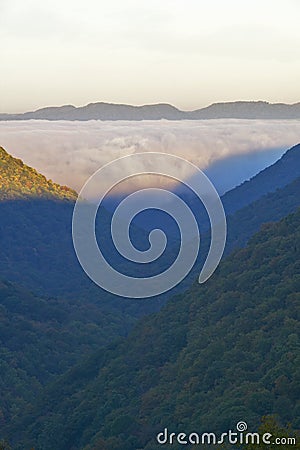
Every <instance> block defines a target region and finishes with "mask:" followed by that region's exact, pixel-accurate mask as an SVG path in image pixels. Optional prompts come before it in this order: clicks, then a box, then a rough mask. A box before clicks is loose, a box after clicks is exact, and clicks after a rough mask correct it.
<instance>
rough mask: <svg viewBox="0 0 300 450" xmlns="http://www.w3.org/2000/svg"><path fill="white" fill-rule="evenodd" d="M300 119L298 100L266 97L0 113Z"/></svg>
mask: <svg viewBox="0 0 300 450" xmlns="http://www.w3.org/2000/svg"><path fill="white" fill-rule="evenodd" d="M225 118H227V119H275V120H276V119H282V120H287V119H300V102H298V103H294V104H286V103H269V102H266V101H236V102H224V103H213V104H211V105H209V106H207V107H204V108H200V109H196V110H194V111H182V110H180V109H178V108H176V107H175V106H173V105H170V104H168V103H157V104H153V105H142V106H133V105H126V104H115V103H105V102H97V103H89V104H88V105H85V106H80V107H75V106H73V105H63V106H57V107H56V106H53V107H46V108H41V109H38V110H36V111H29V112H25V113H20V114H0V120H2V121H3V120H32V119H33V120H161V119H166V120H185V119H187V120H207V119H225Z"/></svg>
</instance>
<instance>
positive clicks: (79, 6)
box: [0, 0, 300, 113]
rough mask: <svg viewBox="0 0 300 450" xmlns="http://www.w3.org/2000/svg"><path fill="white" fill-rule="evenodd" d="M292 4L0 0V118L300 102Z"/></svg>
mask: <svg viewBox="0 0 300 450" xmlns="http://www.w3.org/2000/svg"><path fill="white" fill-rule="evenodd" d="M299 17H300V3H299V1H298V0H264V1H263V2H261V1H259V0H252V1H251V2H250V1H247V2H240V1H237V0H228V1H227V2H222V1H221V0H211V1H210V2H207V1H202V0H187V1H183V0H165V1H164V2H161V1H158V0H153V1H152V2H149V1H147V2H146V1H142V2H141V1H140V0H123V1H122V0H110V1H106V0H86V1H85V2H82V1H80V0H52V2H43V3H41V2H39V1H38V0H28V1H26V2H23V1H22V0H1V1H0V54H1V81H0V89H1V96H0V98H1V100H0V112H8V113H9V112H24V111H28V110H33V109H37V108H40V107H43V106H51V105H63V104H74V105H75V106H80V105H85V104H87V103H90V102H97V101H106V102H112V103H127V104H135V105H140V104H149V103H160V102H166V103H171V104H173V105H175V106H177V107H178V108H180V109H187V110H189V109H195V108H200V107H203V106H206V105H208V104H210V103H213V102H219V101H235V100H266V101H270V102H285V103H294V102H297V101H299V92H298V86H299V79H300V58H299V56H300V55H299V48H300V29H299V26H298V24H299Z"/></svg>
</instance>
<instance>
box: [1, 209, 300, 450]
mask: <svg viewBox="0 0 300 450" xmlns="http://www.w3.org/2000/svg"><path fill="white" fill-rule="evenodd" d="M299 242H300V209H298V211H297V212H296V213H295V214H292V215H289V216H287V217H286V218H284V219H283V220H281V221H280V222H279V223H275V224H269V225H266V226H264V227H263V229H262V230H261V231H260V232H259V233H258V234H256V235H255V236H254V237H253V238H252V239H251V241H250V242H249V244H248V246H247V247H246V248H244V249H242V250H239V251H237V252H235V253H233V254H232V255H231V256H230V257H228V258H227V259H226V260H224V261H223V262H222V263H221V265H220V267H219V269H218V271H217V273H216V274H215V275H214V276H213V277H212V278H211V279H210V280H209V281H208V282H207V283H206V284H205V285H198V284H195V285H193V286H192V288H191V289H190V290H189V291H187V292H186V293H185V294H183V295H179V296H176V297H174V298H173V299H172V300H171V301H169V302H168V304H167V305H166V306H164V307H163V308H162V310H161V311H160V312H159V313H156V314H154V315H152V316H148V317H146V318H144V319H142V320H141V321H140V322H139V324H138V325H137V326H136V327H135V329H134V330H133V331H132V332H131V333H130V334H129V336H128V337H127V338H126V339H123V340H120V341H119V342H116V343H115V344H113V345H110V346H109V347H108V348H107V349H106V350H105V351H103V350H101V351H100V352H98V353H95V354H94V355H93V356H92V357H90V358H88V359H87V360H85V361H83V362H82V363H81V364H80V365H78V366H77V367H74V368H73V369H72V370H70V371H69V372H67V373H66V374H65V375H63V376H62V377H60V378H59V379H57V380H56V381H55V382H54V383H52V384H51V385H49V386H48V387H47V388H46V389H45V391H44V392H43V393H42V394H41V395H40V396H39V398H38V399H37V401H36V402H35V403H34V404H33V405H32V406H31V407H30V408H29V409H25V410H24V411H23V412H22V415H21V416H19V418H18V419H17V418H16V417H15V418H14V420H15V421H14V423H13V424H12V425H9V426H8V427H7V428H6V433H4V434H5V435H6V436H7V437H8V438H11V439H12V441H13V443H14V444H15V448H16V449H24V448H31V447H30V446H34V447H35V448H38V449H43V450H48V449H53V448H55V449H56V450H65V449H66V448H72V449H74V450H76V449H85V450H92V449H93V450H96V449H101V450H105V449H110V450H119V449H121V448H122V450H136V449H145V450H146V449H147V450H154V449H156V448H160V445H158V444H156V441H155V437H156V435H157V433H159V432H162V431H163V430H164V429H165V428H166V427H167V428H168V430H169V433H171V432H174V433H176V434H178V433H179V432H185V433H191V432H195V431H196V432H197V433H203V432H211V431H213V432H215V433H222V432H224V431H227V430H229V429H232V430H233V429H235V426H236V424H237V422H239V421H240V420H243V421H245V422H246V423H247V424H248V430H249V431H255V429H256V428H257V426H258V424H259V421H260V417H261V416H263V415H266V414H276V415H278V417H279V418H280V419H281V421H282V422H283V423H286V422H291V423H292V425H293V427H294V428H297V427H299V426H300V422H299V408H300V404H299V383H300V379H299V366H300V359H299V354H300V353H299V349H300V341H299V334H298V331H299V300H300V297H299V295H300V278H299V275H300V265H299V261H300V246H299ZM174 448H176V449H177V448H179V445H177V446H176V444H175V445H174Z"/></svg>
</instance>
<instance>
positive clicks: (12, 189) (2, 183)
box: [0, 147, 77, 201]
mask: <svg viewBox="0 0 300 450" xmlns="http://www.w3.org/2000/svg"><path fill="white" fill-rule="evenodd" d="M0 173H1V175H0V200H2V201H3V200H12V199H14V200H16V199H24V198H35V197H38V198H41V197H43V198H44V199H56V200H65V201H75V200H76V198H77V193H76V192H75V191H73V190H72V189H70V188H68V187H67V186H60V185H59V184H56V183H53V181H52V180H47V179H46V177H44V175H41V174H40V173H38V172H37V171H36V170H35V169H33V168H32V167H29V166H26V164H24V163H23V161H22V160H21V159H17V158H13V157H12V156H11V155H9V154H8V153H7V152H6V151H5V150H4V149H3V148H2V147H0Z"/></svg>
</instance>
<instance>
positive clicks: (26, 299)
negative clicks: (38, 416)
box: [0, 146, 300, 449]
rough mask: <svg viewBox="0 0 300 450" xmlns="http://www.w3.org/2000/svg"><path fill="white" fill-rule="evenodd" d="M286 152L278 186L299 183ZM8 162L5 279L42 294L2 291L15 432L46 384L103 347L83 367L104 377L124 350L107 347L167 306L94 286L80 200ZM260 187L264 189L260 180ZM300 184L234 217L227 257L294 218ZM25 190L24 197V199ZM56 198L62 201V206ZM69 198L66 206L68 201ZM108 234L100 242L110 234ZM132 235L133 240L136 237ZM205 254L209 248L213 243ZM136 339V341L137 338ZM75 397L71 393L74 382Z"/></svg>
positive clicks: (0, 267)
mask: <svg viewBox="0 0 300 450" xmlns="http://www.w3.org/2000/svg"><path fill="white" fill-rule="evenodd" d="M287 153H289V158H291V157H292V158H293V159H292V161H293V163H292V164H284V165H283V166H282V170H281V172H280V178H282V179H283V180H285V181H284V182H285V183H287V182H288V180H289V179H290V178H293V177H294V176H296V173H297V172H296V171H294V172H293V173H292V174H291V170H292V168H294V169H295V168H297V156H296V155H299V148H298V146H295V147H294V148H293V149H291V150H289V151H288V152H287ZM2 156H3V159H4V164H3V166H2V169H3V170H2V171H0V174H1V176H2V183H4V184H3V186H4V187H3V191H2V193H1V190H0V199H2V200H1V201H0V211H1V224H0V249H1V251H0V276H1V277H2V278H8V279H10V280H14V281H17V282H18V283H21V284H23V286H26V287H27V288H30V289H34V291H35V292H39V294H38V295H37V294H32V293H30V292H28V290H27V289H25V288H24V287H20V286H18V285H16V284H14V283H13V284H12V283H9V282H7V281H3V282H2V283H1V285H0V304H1V308H0V309H1V314H2V315H1V317H2V319H1V317H0V321H1V327H0V330H1V331H0V339H1V340H2V348H3V351H2V354H1V355H2V356H1V364H2V373H5V374H6V375H5V377H3V378H2V396H1V404H0V408H1V410H2V424H3V426H4V425H5V424H6V425H7V423H8V422H11V423H12V424H15V423H16V422H15V418H13V416H16V417H17V416H18V415H19V414H20V411H23V409H24V408H25V405H28V404H33V403H34V399H33V397H36V396H38V395H41V393H42V392H43V389H44V386H45V385H49V383H50V382H51V380H52V379H54V377H57V376H60V375H61V374H63V372H65V371H66V370H67V369H68V368H70V367H71V366H72V365H73V364H76V363H77V362H78V361H80V360H81V359H82V358H83V357H84V355H87V356H88V355H89V354H91V352H93V351H95V350H96V349H97V348H98V349H99V348H101V350H99V351H98V352H97V354H96V356H94V357H91V359H90V360H89V362H88V366H86V365H85V363H82V364H83V372H84V373H85V375H86V376H87V377H88V379H89V377H90V374H91V373H93V372H94V371H96V372H97V370H98V364H99V361H100V360H101V359H102V358H105V359H106V358H108V355H113V354H114V349H115V348H117V349H118V348H119V347H118V345H119V344H115V343H114V344H111V345H110V346H109V347H108V350H107V351H106V350H104V346H106V345H107V344H108V343H109V342H113V341H115V340H116V339H117V338H118V336H122V335H127V334H128V332H129V330H130V329H131V328H132V327H133V325H134V323H135V322H136V320H137V318H138V317H140V316H141V315H143V314H145V313H149V312H151V311H154V310H155V309H156V310H157V309H159V308H160V307H161V305H162V304H163V303H165V299H162V300H159V299H158V300H154V302H153V303H152V302H148V301H147V302H140V301H133V300H125V299H122V300H119V299H116V298H115V297H113V296H110V295H108V294H107V293H105V292H104V291H102V290H101V289H98V288H97V287H96V286H94V285H93V284H92V283H91V282H90V280H89V279H88V278H87V277H86V276H85V274H84V273H83V271H82V270H81V268H80V266H79V264H78V262H77V259H76V256H75V254H74V251H73V246H72V240H71V217H72V209H73V205H74V200H75V198H76V193H74V191H68V190H67V191H66V190H65V189H62V191H61V190H60V187H59V185H55V186H56V187H55V189H54V188H53V187H52V184H51V183H52V182H50V181H47V180H46V179H45V178H44V177H43V176H41V175H39V174H38V173H37V172H36V171H35V170H34V169H31V168H28V167H27V166H25V165H22V163H21V162H20V161H19V160H16V159H15V158H13V157H11V156H10V155H8V154H7V153H6V152H4V150H3V151H2ZM289 158H288V159H289ZM280 164H282V162H281V163H280ZM273 170H274V169H273ZM287 174H289V175H290V178H289V177H288V176H287ZM265 176H266V175H265ZM267 178H268V177H267ZM259 180H260V182H261V183H262V186H263V179H262V178H261V179H260V178H259ZM29 181H30V182H29ZM27 182H28V186H27ZM48 183H50V185H49V186H50V187H49V189H48V187H47V186H48ZM299 183H300V178H299V177H298V178H296V179H295V180H294V181H292V182H291V183H289V184H287V185H285V186H284V187H282V188H281V189H277V190H275V184H273V185H272V186H271V188H272V189H273V190H274V192H271V193H270V192H269V193H268V194H265V195H263V196H261V197H260V198H259V199H258V200H256V201H255V202H254V203H252V204H250V205H246V206H244V208H242V209H240V210H239V211H237V212H236V213H235V214H232V215H231V216H229V217H228V226H229V238H228V246H227V250H226V251H227V254H229V253H231V252H232V250H233V249H234V248H236V247H240V246H241V245H245V243H246V242H247V240H248V239H249V237H250V236H251V235H252V234H253V233H254V232H255V231H256V230H257V229H258V228H259V227H260V225H261V224H262V223H264V222H266V221H270V220H271V221H272V220H277V219H280V218H281V217H283V216H284V215H286V214H287V213H289V212H291V211H294V210H295V209H296V208H297V206H298V205H299V192H300V191H299V186H300V185H299ZM40 185H41V186H43V189H42V187H41V186H40ZM251 185H254V181H253V182H252V184H251ZM24 186H25V187H26V189H25V187H24ZM267 186H268V184H267ZM22 189H25V191H24V192H20V191H22ZM269 189H270V188H268V189H267V191H268V190H269ZM37 192H38V195H37ZM53 192H56V197H55V196H53ZM65 192H68V197H69V198H65ZM50 194H51V195H50ZM241 196H245V197H246V196H247V190H245V191H244V192H243V193H241ZM238 198H239V196H238ZM250 198H252V197H251V195H250ZM102 213H103V214H101V216H103V215H104V223H102V225H101V224H100V225H101V226H106V225H107V224H106V221H108V224H109V222H110V217H109V215H107V213H105V211H104V210H102ZM101 226H100V229H99V231H100V235H101V233H102V231H103V230H104V229H103V228H101ZM134 234H135V237H136V236H137V234H138V233H137V231H136V230H135V231H134ZM100 238H101V236H100ZM138 238H143V239H145V236H143V235H139V236H138ZM296 239H297V237H296ZM205 245H209V240H206V244H205ZM194 277H196V275H195V276H194ZM54 293H56V295H58V298H57V299H55V298H54V297H53V295H54ZM41 294H43V295H41ZM170 326H173V325H172V323H171V324H170ZM179 333H181V331H180V329H179ZM136 339H137V340H138V339H139V336H138V335H136ZM174 343H175V341H174ZM83 372H80V373H83ZM77 374H78V372H77V368H74V377H75V378H74V379H76V380H77V381H78V383H79V384H80V383H83V384H84V383H85V381H83V379H82V378H81V375H80V376H79V377H78V378H77ZM68 376H69V375H68V374H67V375H66V377H68ZM145 376H146V375H145ZM64 377H65V375H63V379H64ZM84 380H86V379H85V378H84ZM54 386H57V385H56V384H55V385H54ZM70 388H71V389H73V383H71V384H70ZM49 389H52V388H51V387H49ZM55 389H56V387H54V388H53V391H52V394H53V398H55V396H56V394H55ZM64 389H66V387H64ZM58 392H60V391H59V389H58ZM66 392H68V389H66ZM62 398H63V395H62ZM43 402H44V400H43V399H42V400H41V405H42V406H41V407H42V408H44V406H45V405H47V404H48V403H47V402H48V400H47V402H46V403H43ZM22 414H23V413H22ZM56 426H57V424H56ZM15 436H16V437H17V436H18V433H16V434H15ZM10 437H11V434H10ZM22 448H24V447H22ZM38 448H39V447H38ZM42 448H43V447H42ZM54 448H56V444H55V445H54ZM57 448H58V449H59V447H57ZM65 448H69V447H68V446H67V447H65ZM70 448H71V447H70ZM100 448H102V447H101V446H100ZM109 448H110V447H109ZM112 448H113V447H112ZM119 448H120V447H119Z"/></svg>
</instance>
